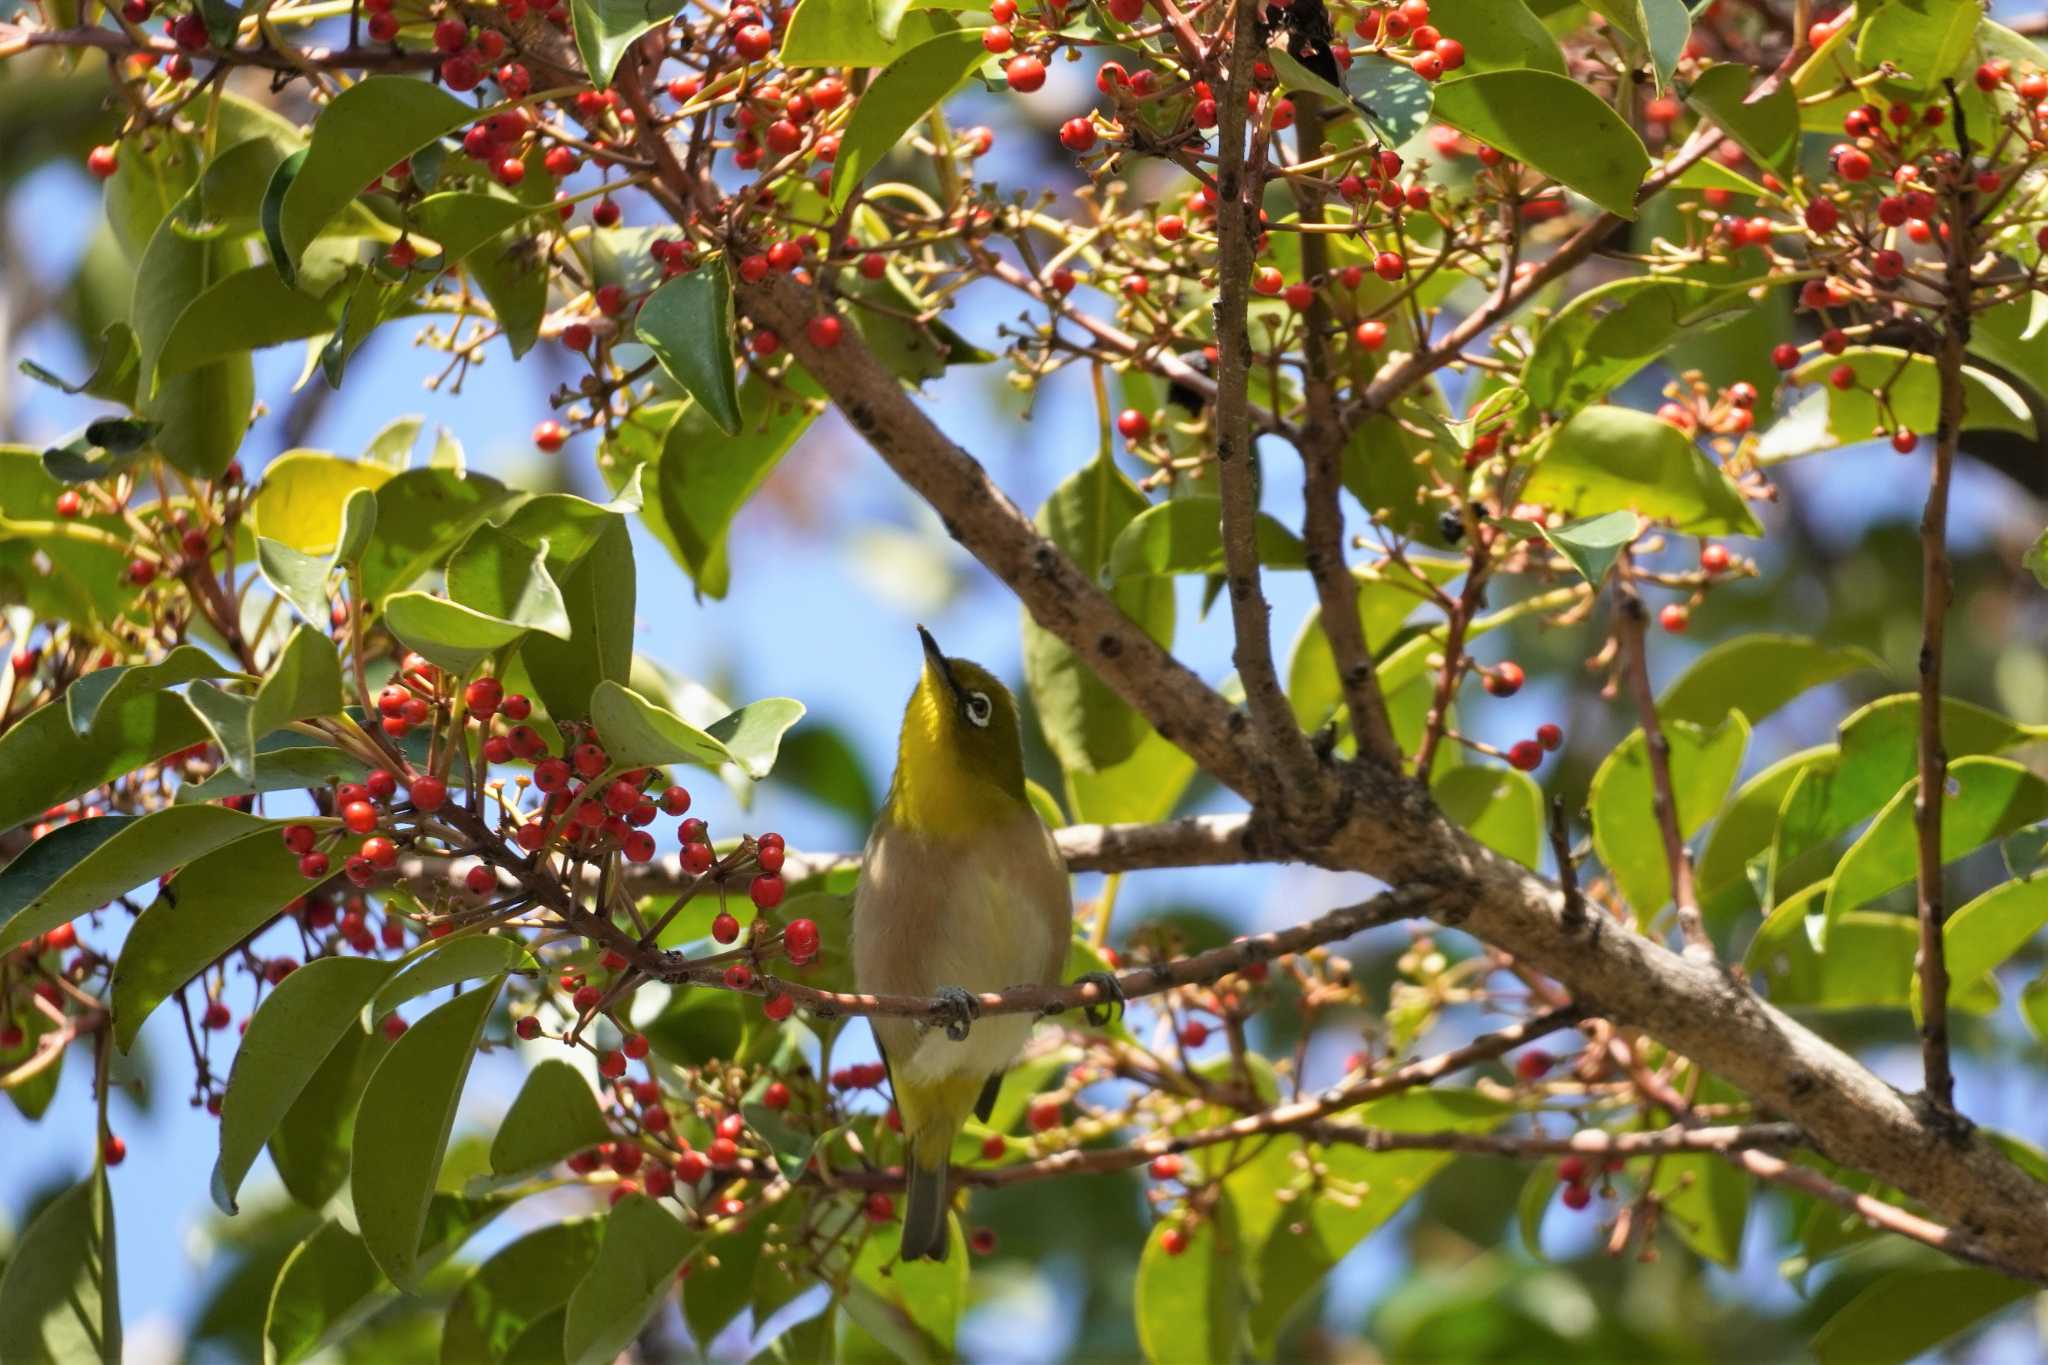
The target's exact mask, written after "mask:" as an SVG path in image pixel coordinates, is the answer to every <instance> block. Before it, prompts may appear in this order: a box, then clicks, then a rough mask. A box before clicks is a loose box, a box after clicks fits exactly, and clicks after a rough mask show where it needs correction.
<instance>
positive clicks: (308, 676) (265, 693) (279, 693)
mask: <svg viewBox="0 0 2048 1365" xmlns="http://www.w3.org/2000/svg"><path fill="white" fill-rule="evenodd" d="M341 707H342V700H341V656H340V655H339V654H337V653H336V652H335V648H334V641H332V640H330V639H329V638H327V634H326V632H324V631H321V630H317V629H315V628H313V627H312V626H304V625H302V626H300V627H299V628H298V629H297V630H294V631H293V632H292V634H291V638H290V639H289V640H287V641H286V642H285V646H284V649H283V650H282V651H281V652H280V653H279V654H278V656H277V659H276V661H275V662H274V663H272V664H271V666H270V671H269V673H268V674H266V675H265V676H264V679H263V684H262V686H260V687H258V688H257V689H256V705H255V709H254V713H253V717H252V723H253V726H254V729H255V737H256V738H257V739H262V738H263V737H264V736H265V735H268V734H270V733H271V732H272V731H273V730H278V729H281V728H283V727H284V726H286V725H289V724H290V723H291V722H293V721H295V720H305V719H307V718H308V717H312V716H332V715H337V714H339V713H340V711H341ZM253 771H254V770H253V768H252V769H251V774H252V775H253Z"/></svg>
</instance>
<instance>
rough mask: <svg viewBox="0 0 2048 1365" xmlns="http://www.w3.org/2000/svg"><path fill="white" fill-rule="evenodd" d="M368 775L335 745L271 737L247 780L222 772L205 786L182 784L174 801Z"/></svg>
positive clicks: (260, 749) (186, 802) (285, 788)
mask: <svg viewBox="0 0 2048 1365" xmlns="http://www.w3.org/2000/svg"><path fill="white" fill-rule="evenodd" d="M368 771H369V769H368V768H367V767H366V766H365V765H364V763H363V761H362V760H361V759H359V758H356V757H354V756H353V755H350V754H345V753H343V752H342V751H341V750H339V749H337V748H335V747H333V746H332V745H329V744H320V743H317V742H315V741H313V740H310V739H307V738H305V737H304V736H302V735H297V734H281V735H272V736H271V737H270V739H269V740H268V741H259V742H258V743H257V745H256V761H255V769H254V771H253V772H252V773H251V774H250V775H249V776H248V777H246V778H244V777H242V776H240V775H239V774H237V773H236V772H235V770H234V769H232V768H221V769H219V770H217V771H216V772H215V773H214V774H213V775H212V776H211V777H208V778H207V779H206V780H205V781H203V782H186V783H184V784H182V785H181V786H180V787H179V788H178V794H177V796H176V797H175V798H173V799H174V800H175V801H176V803H177V804H178V805H181V806H190V805H197V804H199V803H200V802H203V801H219V800H222V799H224V798H226V797H230V796H247V795H251V794H254V793H260V792H275V791H291V790H294V789H295V788H302V787H327V786H332V785H333V784H334V783H336V782H350V781H360V780H361V779H362V776H363V774H364V773H366V772H368Z"/></svg>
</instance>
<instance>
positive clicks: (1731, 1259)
mask: <svg viewBox="0 0 2048 1365" xmlns="http://www.w3.org/2000/svg"><path fill="white" fill-rule="evenodd" d="M1656 1169H1657V1179H1656V1183H1655V1184H1654V1186H1653V1187H1652V1188H1653V1189H1654V1190H1655V1191H1656V1193H1657V1194H1658V1195H1659V1197H1660V1198H1661V1199H1662V1202H1663V1212H1662V1217H1661V1218H1660V1219H1659V1225H1660V1226H1661V1227H1663V1228H1665V1229H1666V1230H1668V1231H1670V1232H1672V1233H1675V1234H1676V1235H1677V1236H1678V1238H1679V1240H1681V1241H1683V1242H1684V1243H1685V1244H1686V1245H1687V1246H1689V1247H1691V1248H1692V1249H1693V1250H1694V1251H1696V1252H1698V1253H1699V1254H1700V1255H1702V1256H1704V1257H1706V1258H1707V1259H1708V1260H1710V1261H1713V1262H1714V1263H1715V1264H1717V1265H1722V1266H1733V1265H1735V1263H1736V1262H1737V1261H1738V1260H1740V1259H1741V1256H1742V1229H1743V1225H1744V1224H1745V1223H1747V1222H1748V1220H1749V1201H1750V1180H1749V1176H1748V1175H1746V1174H1745V1173H1743V1172H1742V1171H1741V1170H1738V1169H1737V1168H1736V1167H1734V1166H1732V1165H1730V1164H1729V1163H1728V1162H1727V1161H1725V1160H1723V1159H1722V1158H1721V1157H1720V1156H1718V1155H1715V1154H1713V1153H1710V1152H1697V1153H1683V1154H1674V1155H1671V1156H1667V1157H1665V1158H1664V1159H1663V1160H1662V1161H1660V1162H1658V1163H1657V1168H1656Z"/></svg>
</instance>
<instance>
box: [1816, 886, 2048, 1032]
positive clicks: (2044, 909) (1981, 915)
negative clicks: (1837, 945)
mask: <svg viewBox="0 0 2048 1365" xmlns="http://www.w3.org/2000/svg"><path fill="white" fill-rule="evenodd" d="M2044 924H2048V877H2036V878H2034V879H2033V880H2032V881H2010V882H2006V883H2004V884H2003V885H2001V886H1994V887H1992V888H1991V889H1990V890H1989V891H1986V892H1985V893H1984V894H1983V895H1981V896H1979V897H1977V898H1976V899H1975V900H1973V901H1971V902H1970V903H1969V904H1967V905H1965V906H1964V907H1963V908H1962V909H1960V910H1958V911H1956V912H1955V913H1954V914H1952V915H1950V916H1949V917H1948V920H1947V922H1946V923H1944V924H1943V925H1942V928H1941V942H1942V946H1943V949H1944V951H1943V959H1944V961H1945V962H1946V963H1947V964H1948V973H1949V977H1948V981H1949V989H1948V998H1949V1004H1950V1007H1951V1008H1961V1007H1963V1001H1962V997H1963V996H1964V994H1965V993H1966V992H1967V991H1968V990H1969V989H1970V988H1971V987H1973V986H1976V985H1978V984H1979V983H1980V982H1981V981H1982V979H1983V977H1984V976H1985V974H1986V973H1988V972H1992V971H1995V970H1997V969H1998V968H1999V967H2001V966H2003V965H2004V963H2005V961H2006V960H2007V959H2008V958H2010V957H2012V956H2013V955H2014V954H2015V953H2017V952H2019V951H2020V949H2022V948H2024V947H2026V945H2027V944H2028V943H2030V942H2032V941H2033V938H2034V935H2035V934H2037V933H2039V932H2040V931H2041V926H2042V925H2044ZM1916 934H1917V927H1916ZM1916 946H1917V945H1916ZM1829 951H1831V952H1832V951H1833V942H1832V939H1830V943H1829ZM1908 991H1909V993H1910V995H1911V998H1912V1005H1913V1020H1914V1022H1915V1023H1918V1022H1919V1021H1920V1011H1921V999H1920V978H1919V976H1918V974H1915V975H1914V976H1913V978H1912V982H1911V985H1910V986H1909V987H1908Z"/></svg>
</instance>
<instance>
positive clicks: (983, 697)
mask: <svg viewBox="0 0 2048 1365" xmlns="http://www.w3.org/2000/svg"><path fill="white" fill-rule="evenodd" d="M917 631H918V636H919V638H920V639H921V640H922V641H923V644H924V667H923V672H922V673H921V675H920V676H919V678H918V681H917V687H916V688H915V690H913V691H912V692H911V694H910V701H909V704H908V705H907V706H905V707H904V711H903V731H902V737H901V739H900V741H899V743H898V747H897V755H896V774H895V777H894V778H893V779H892V780H891V782H890V784H889V795H888V798H887V800H886V801H885V802H884V803H883V806H882V810H881V812H880V814H879V816H878V817H877V819H876V821H875V826H874V830H873V832H872V833H871V834H870V835H869V836H868V841H867V848H866V851H865V853H864V854H863V856H862V860H861V873H860V881H859V883H858V885H857V886H856V887H855V890H854V901H853V964H854V979H855V982H856V984H857V986H858V988H859V989H860V990H861V991H863V992H866V993H868V994H875V995H921V996H928V997H936V998H937V999H938V1000H939V1001H940V1002H941V1010H940V1015H941V1017H940V1019H939V1021H938V1022H936V1023H935V1022H932V1021H930V1020H926V1019H917V1018H910V1017H885V1016H880V1015H877V1016H873V1018H872V1020H871V1022H872V1024H873V1027H874V1032H875V1041H876V1043H877V1044H878V1045H879V1046H880V1048H881V1051H882V1060H883V1064H884V1065H885V1066H886V1067H887V1068H888V1072H889V1083H890V1087H891V1089H892V1090H893V1092H894V1094H895V1098H896V1107H897V1111H898V1114H899V1115H900V1117H901V1118H902V1120H903V1137H904V1143H905V1149H906V1150H905V1161H904V1169H905V1174H906V1181H907V1184H908V1191H909V1192H908V1195H907V1196H906V1198H905V1200H904V1209H903V1240H902V1256H903V1259H904V1260H906V1261H914V1260H918V1259H921V1258H929V1259H931V1260H935V1261H942V1260H944V1259H946V1252H947V1250H948V1244H949V1239H950V1233H949V1230H948V1225H947V1220H946V1215H947V1213H948V1211H949V1210H950V1208H951V1199H950V1197H949V1195H948V1193H947V1186H946V1181H947V1173H948V1170H949V1167H950V1165H951V1160H952V1150H953V1140H954V1138H955V1137H957V1136H958V1135H959V1133H960V1129H961V1127H962V1126H963V1125H964V1124H965V1123H966V1122H967V1117H968V1115H969V1114H977V1115H979V1116H980V1117H981V1118H982V1119H984V1120H986V1119H987V1117H988V1114H989V1112H990V1109H991V1107H992V1106H993V1105H994V1103H995V1097H996V1090H997V1088H998V1087H999V1085H1000V1084H1001V1082H1002V1075H1003V1071H1004V1069H1005V1068H1006V1067H1008V1066H1009V1064H1010V1060H1011V1058H1013V1057H1015V1056H1016V1055H1017V1052H1018V1050H1019V1049H1020V1048H1022V1047H1023V1046H1024V1042H1025V1039H1026V1038H1028V1037H1029V1036H1030V1033H1031V1028H1032V1024H1033V1022H1034V1020H1033V1017H1032V1016H1031V1015H1029V1014H1002V1015H994V1016H991V1017H989V1018H987V1019H981V1018H979V1015H980V1005H979V1002H978V1001H977V999H976V995H977V993H980V992H985V991H1000V990H1003V989H1005V988H1006V987H1010V986H1018V985H1052V984H1056V983H1057V982H1058V981H1059V980H1060V977H1061V975H1062V974H1063V970H1064V968H1065V965H1066V961H1067V953H1068V948H1069V944H1070V941H1071V940H1072V937H1073V923H1074V904H1073V893H1072V889H1071V887H1070V886H1069V884H1068V880H1067V869H1066V863H1065V861H1064V860H1063V859H1062V858H1061V856H1060V851H1059V846H1058V844H1056V843H1055V842H1054V841H1053V837H1052V832H1051V831H1050V830H1049V829H1047V828H1046V825H1045V822H1044V821H1043V820H1042V819H1040V818H1039V815H1038V812H1037V810H1036V809H1035V808H1034V807H1033V806H1032V804H1031V801H1030V799H1029V798H1028V797H1027V796H1026V794H1025V785H1024V745H1023V731H1022V727H1021V725H1020V723H1019V720H1018V713H1017V703H1016V700H1015V698H1013V697H1012V696H1011V695H1010V692H1009V689H1008V688H1006V687H1004V686H1003V685H1002V683H1001V682H999V681H997V679H996V677H995V675H994V674H992V673H990V672H989V671H988V670H987V669H985V668H983V667H982V666H981V665H979V664H976V663H972V662H970V661H968V660H966V659H952V658H948V657H946V655H945V654H944V653H943V652H941V650H940V649H939V645H938V641H936V640H934V639H933V638H932V634H931V632H930V631H928V630H926V629H925V628H924V627H923V626H919V627H918V628H917Z"/></svg>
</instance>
